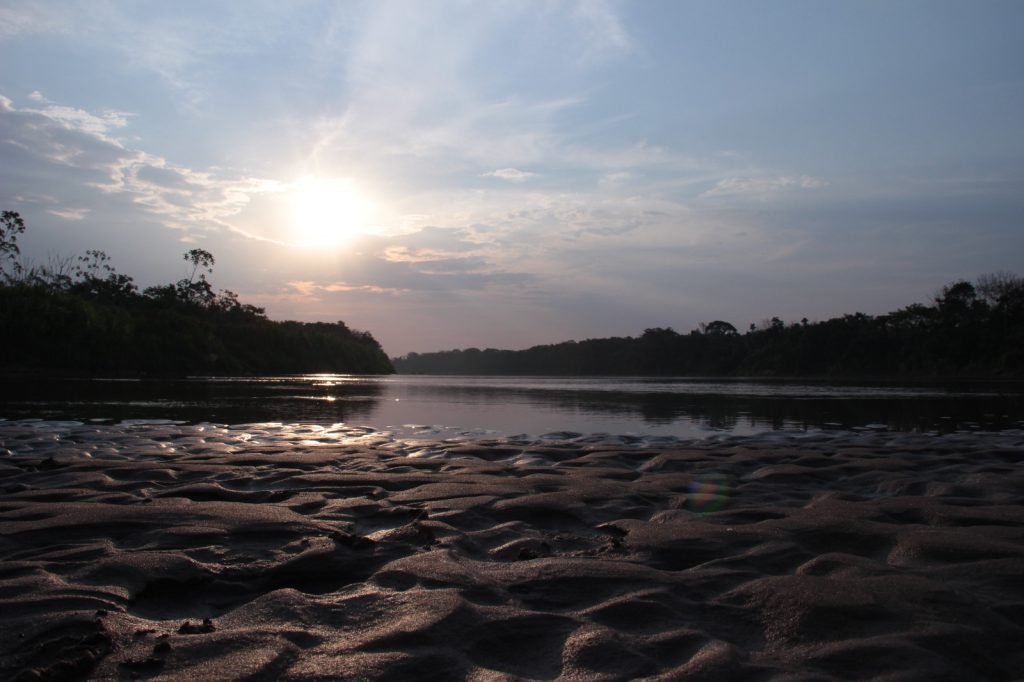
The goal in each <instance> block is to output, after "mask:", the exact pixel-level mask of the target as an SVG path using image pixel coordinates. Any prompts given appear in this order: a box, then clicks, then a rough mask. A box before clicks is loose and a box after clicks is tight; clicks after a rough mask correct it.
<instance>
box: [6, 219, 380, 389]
mask: <svg viewBox="0 0 1024 682" xmlns="http://www.w3.org/2000/svg"><path fill="white" fill-rule="evenodd" d="M24 230H25V224H24V221H23V220H22V218H21V216H20V215H19V214H18V213H16V212H14V211H4V212H3V215H2V222H0V372H4V373H7V374H12V373H13V374H18V373H26V372H40V371H43V372H62V373H64V372H67V373H83V374H104V375H140V374H146V375H186V374H236V375H237V374H274V373H305V372H345V373H360V374H385V373H390V372H393V371H394V368H393V367H392V366H391V363H390V361H389V360H388V358H387V355H385V353H384V351H383V350H381V347H380V344H378V343H377V341H376V340H375V339H374V338H373V337H372V336H371V335H370V334H369V333H368V332H361V331H355V330H352V329H349V328H348V327H347V326H346V325H345V323H343V322H337V323H334V324H328V323H323V322H314V323H302V322H277V321H273V320H269V319H267V317H266V315H265V312H264V310H263V309H262V308H257V307H255V306H252V305H248V304H244V303H241V302H240V301H239V300H238V296H237V295H235V294H234V293H233V292H231V291H226V290H222V291H219V292H218V291H215V290H214V288H213V286H212V285H211V283H210V281H209V280H208V279H207V275H210V274H212V272H213V265H214V257H213V255H212V254H210V253H209V252H208V251H205V250H203V249H192V250H190V251H188V252H187V253H185V255H184V259H185V262H186V270H187V273H188V274H187V276H186V277H184V278H182V279H181V280H179V281H178V282H175V283H172V284H165V285H159V286H152V287H148V288H146V289H144V290H143V291H141V292H140V291H139V290H138V287H137V286H136V285H135V283H134V281H133V280H132V278H131V277H129V276H127V275H124V274H121V273H118V272H117V271H116V270H115V269H114V268H113V266H112V265H111V264H110V259H109V258H108V257H107V255H106V254H105V253H103V252H102V251H88V252H86V254H85V255H83V256H78V257H77V258H63V259H60V258H58V259H51V262H50V263H49V264H48V265H45V266H33V267H28V266H25V265H23V264H22V263H21V262H20V260H19V253H20V252H19V248H18V244H17V238H18V236H19V235H20V234H22V233H23V232H24Z"/></svg>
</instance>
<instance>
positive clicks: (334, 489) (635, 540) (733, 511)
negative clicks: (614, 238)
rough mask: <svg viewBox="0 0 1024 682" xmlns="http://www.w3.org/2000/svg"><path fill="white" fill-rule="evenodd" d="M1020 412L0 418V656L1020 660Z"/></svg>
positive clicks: (66, 670)
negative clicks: (812, 429) (638, 429)
mask: <svg viewBox="0 0 1024 682" xmlns="http://www.w3.org/2000/svg"><path fill="white" fill-rule="evenodd" d="M1022 461H1024V433H1022V432H1020V431H1005V432H1001V433H952V434H946V435H942V436H940V435H927V434H894V433H888V432H882V431H880V432H862V433H851V432H824V433H817V434H812V435H803V436H801V435H792V434H784V433H779V434H767V435H762V436H754V437H718V438H711V439H705V440H693V441H678V440H673V441H672V442H669V441H666V443H665V447H659V446H658V444H657V443H651V442H646V443H645V445H644V447H635V446H631V444H630V442H629V440H628V439H626V440H622V441H621V442H610V441H609V440H607V439H605V440H604V441H603V442H595V441H593V440H590V441H588V440H587V439H579V438H576V439H573V438H572V437H571V434H566V439H565V440H557V439H552V438H548V439H545V440H544V441H532V442H531V441H527V440H521V441H517V440H514V439H513V440H508V439H505V440H492V441H486V440H452V441H401V440H396V439H394V438H391V437H388V436H386V435H382V434H379V433H376V432H373V431H372V430H369V429H334V430H333V431H332V430H331V429H325V428H323V427H316V426H306V427H290V426H286V425H252V426H248V427H235V428H225V427H220V426H214V425H185V424H173V423H153V422H126V423H122V424H120V425H97V424H88V423H86V424H81V423H72V422H67V423H59V422H0V491H2V493H0V559H2V567H0V614H2V615H0V673H3V675H2V676H3V677H5V678H6V677H12V678H14V679H18V675H22V676H23V677H22V679H40V678H46V676H47V675H53V676H60V675H70V674H75V673H77V674H89V675H91V676H93V677H95V678H98V679H129V678H132V677H139V678H146V677H158V676H159V677H160V678H161V679H197V678H204V679H239V678H244V677H247V676H253V675H255V676H261V677H263V678H266V679H296V680H298V679H303V680H305V679H338V678H346V679H348V678H353V679H385V678H386V679H438V680H442V679H462V678H466V677H468V678H474V679H501V678H503V677H507V676H514V677H518V678H527V679H551V678H556V677H559V676H562V677H563V678H565V679H587V680H593V679H609V680H610V679H636V678H644V677H647V678H653V679H657V678H662V679H675V678H678V677H682V676H689V675H692V676H695V677H696V678H697V679H763V678H765V677H767V676H772V675H779V676H782V677H786V679H816V680H818V679H849V678H857V679H862V678H872V677H877V678H884V679H993V680H1003V679H1013V678H1017V677H1020V676H1022V675H1024V656H1022V655H1021V654H1020V652H1019V647H1018V643H1019V642H1020V641H1021V639H1022V638H1024V587H1022V586H1021V584H1020V580H1019V578H1020V575H1022V574H1024V505H1022V503H1024V474H1022V472H1021V462H1022Z"/></svg>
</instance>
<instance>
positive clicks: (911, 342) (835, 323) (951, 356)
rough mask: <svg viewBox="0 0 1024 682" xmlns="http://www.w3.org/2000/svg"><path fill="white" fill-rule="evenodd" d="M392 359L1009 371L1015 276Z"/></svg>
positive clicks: (446, 369) (1018, 300)
mask: <svg viewBox="0 0 1024 682" xmlns="http://www.w3.org/2000/svg"><path fill="white" fill-rule="evenodd" d="M392 362H393V363H394V365H395V368H396V369H397V370H398V371H399V372H403V373H425V374H548V375H602V374H603V375H647V376H877V377H884V376H902V377H911V376H1013V377H1019V376H1024V279H1022V278H1020V277H1017V276H1015V275H1012V274H1008V273H996V274H994V275H985V276H982V277H980V278H978V281H977V283H976V284H972V283H970V282H966V281H958V282H953V283H951V284H949V285H948V286H946V287H944V288H943V289H942V290H941V291H940V292H939V293H938V294H937V295H936V296H935V299H934V301H933V302H932V304H931V305H924V304H920V303H914V304H911V305H909V306H907V307H905V308H902V309H900V310H896V311H894V312H891V313H889V314H887V315H879V316H871V315H865V314H864V313H853V314H850V315H844V316H842V317H837V318H833V319H830V320H825V321H823V322H813V323H812V322H809V321H808V320H807V319H806V318H804V319H803V320H801V321H800V322H799V323H793V324H789V325H787V324H786V323H785V322H783V321H782V320H781V319H779V318H778V317H772V318H767V319H765V320H764V321H763V322H761V323H760V324H751V325H750V327H749V330H748V331H747V332H746V333H745V334H740V333H738V332H737V330H736V328H735V327H734V326H733V325H732V324H730V323H728V322H725V321H722V320H715V321H713V322H710V323H708V324H706V325H703V324H702V325H700V327H699V328H698V329H695V330H693V331H692V332H690V333H689V334H680V333H678V332H676V331H674V330H673V329H672V328H671V327H667V328H652V329H647V330H645V331H644V333H643V334H642V335H641V336H640V337H638V338H631V337H627V338H610V339H589V340H586V341H579V342H576V341H567V342H564V343H559V344H554V345H547V346H535V347H533V348H529V349H527V350H521V351H508V350H496V349H493V348H489V349H486V350H482V351H481V350H479V349H476V348H469V349H466V350H450V351H443V352H438V353H422V354H420V353H410V354H408V355H406V356H403V357H400V358H394V359H393V360H392Z"/></svg>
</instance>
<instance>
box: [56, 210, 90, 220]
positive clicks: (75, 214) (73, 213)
mask: <svg viewBox="0 0 1024 682" xmlns="http://www.w3.org/2000/svg"><path fill="white" fill-rule="evenodd" d="M47 213H49V214H51V215H55V216H57V217H58V218H63V219H64V220H71V221H79V220H82V219H83V218H85V216H87V215H88V214H89V209H88V208H51V209H49V210H48V211H47Z"/></svg>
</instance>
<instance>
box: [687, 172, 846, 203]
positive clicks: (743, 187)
mask: <svg viewBox="0 0 1024 682" xmlns="http://www.w3.org/2000/svg"><path fill="white" fill-rule="evenodd" d="M828 184H829V183H828V181H826V180H822V179H821V178H815V177H813V176H810V175H779V176H775V177H754V178H737V177H730V178H724V179H722V180H719V181H718V183H717V184H716V185H715V186H714V187H712V188H711V189H709V190H707V191H705V192H702V193H701V194H700V196H701V197H703V198H708V197H723V196H748V197H755V198H764V197H767V196H769V195H771V194H775V193H777V192H781V191H783V190H790V189H820V188H822V187H827V186H828Z"/></svg>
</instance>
